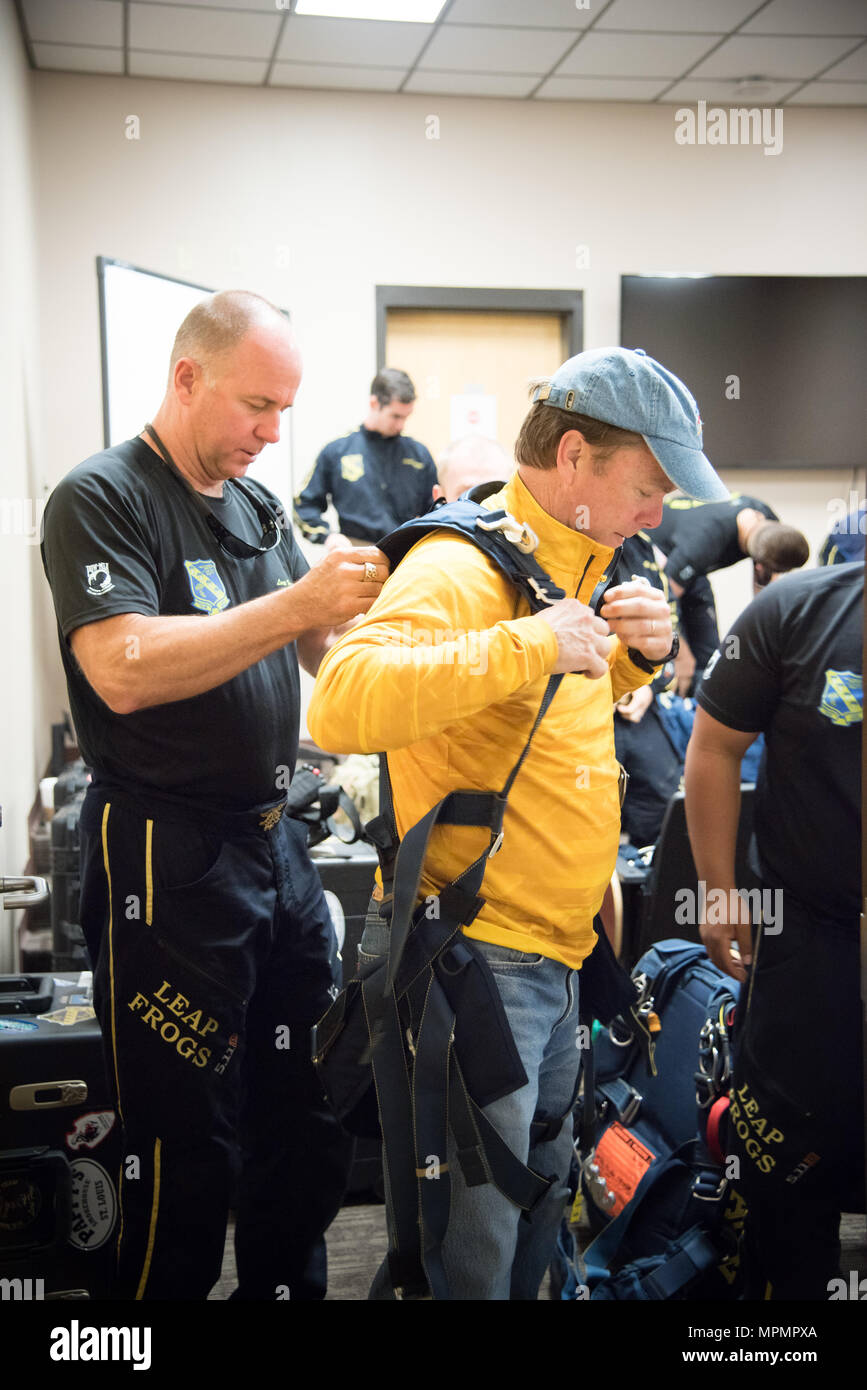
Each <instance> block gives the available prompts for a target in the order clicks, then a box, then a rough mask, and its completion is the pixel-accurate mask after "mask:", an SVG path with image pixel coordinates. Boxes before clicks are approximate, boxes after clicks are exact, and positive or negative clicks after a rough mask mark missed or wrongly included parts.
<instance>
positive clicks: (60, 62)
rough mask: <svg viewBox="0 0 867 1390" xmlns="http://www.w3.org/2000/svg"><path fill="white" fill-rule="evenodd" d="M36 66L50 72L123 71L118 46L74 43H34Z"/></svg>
mask: <svg viewBox="0 0 867 1390" xmlns="http://www.w3.org/2000/svg"><path fill="white" fill-rule="evenodd" d="M33 57H34V58H35V59H36V66H37V67H38V68H41V69H43V70H44V71H46V72H47V71H51V72H114V73H122V72H123V51H122V50H121V49H120V48H82V47H80V46H79V45H78V44H74V43H35V44H34V45H33Z"/></svg>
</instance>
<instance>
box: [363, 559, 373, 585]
mask: <svg viewBox="0 0 867 1390" xmlns="http://www.w3.org/2000/svg"><path fill="white" fill-rule="evenodd" d="M364 578H365V579H366V581H367V583H368V584H375V583H376V565H373V564H371V562H370V560H365V562H364Z"/></svg>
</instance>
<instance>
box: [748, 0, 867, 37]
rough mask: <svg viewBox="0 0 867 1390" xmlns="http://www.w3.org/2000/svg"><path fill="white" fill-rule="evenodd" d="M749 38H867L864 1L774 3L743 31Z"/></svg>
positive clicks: (776, 0)
mask: <svg viewBox="0 0 867 1390" xmlns="http://www.w3.org/2000/svg"><path fill="white" fill-rule="evenodd" d="M743 32H744V33H745V34H865V35H867V5H865V4H864V0H821V4H818V5H817V4H816V0H771V3H770V5H766V6H765V8H764V9H763V10H761V11H760V13H759V14H757V15H756V16H755V17H754V18H753V19H751V20H750V21H749V23H747V24H745V25H744V27H743Z"/></svg>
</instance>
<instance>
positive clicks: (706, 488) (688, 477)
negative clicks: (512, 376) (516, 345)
mask: <svg viewBox="0 0 867 1390" xmlns="http://www.w3.org/2000/svg"><path fill="white" fill-rule="evenodd" d="M533 400H534V401H543V402H544V403H545V404H546V405H554V406H557V407H558V408H559V409H560V410H572V411H575V412H576V413H578V414H580V415H587V416H589V417H590V419H592V420H604V421H605V423H606V424H609V425H619V427H620V428H621V429H623V430H633V431H634V432H635V433H636V434H640V435H641V437H642V438H643V439H644V441H645V443H646V444H647V447H648V448H649V449H650V452H651V453H652V454H653V456H654V458H655V459H656V461H657V463H658V464H659V466H660V468H661V469H662V471H663V472H664V473H665V474H667V476H668V477H669V478H670V479H671V481H672V482H673V483H675V484H676V486H677V487H679V488H680V490H681V492H685V493H686V495H687V497H694V498H695V499H696V500H697V501H700V502H722V501H724V500H725V499H726V498H727V497H728V496H729V490H728V488H727V487H726V485H725V483H724V482H723V481H722V479H721V478H720V477H719V476H718V475H717V474H716V472H715V471H714V469H713V466H712V465H711V463H710V460H709V459H707V458H705V456H704V454H703V453H702V447H701V445H702V437H701V416H700V415H699V413H698V406H697V405H696V403H695V401H694V400H693V398H692V396H691V395H690V393H689V391H687V389H686V387H685V386H684V384H683V382H682V381H680V380H679V379H678V378H677V377H676V376H675V375H674V373H673V372H670V371H668V369H667V368H666V367H663V366H662V365H661V363H659V362H656V361H654V359H653V358H652V357H648V355H647V353H646V352H645V351H644V349H643V348H622V347H613V348H591V349H590V351H589V352H579V353H578V356H577V357H570V358H569V361H568V362H564V363H563V365H562V367H558V369H557V371H556V372H555V373H554V375H553V376H552V378H551V380H550V382H546V383H545V384H544V385H543V386H537V387H536V390H535V391H534V392H533Z"/></svg>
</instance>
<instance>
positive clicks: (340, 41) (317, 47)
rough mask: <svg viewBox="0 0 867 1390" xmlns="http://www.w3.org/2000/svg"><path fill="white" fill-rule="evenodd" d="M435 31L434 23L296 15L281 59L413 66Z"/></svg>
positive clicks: (285, 35)
mask: <svg viewBox="0 0 867 1390" xmlns="http://www.w3.org/2000/svg"><path fill="white" fill-rule="evenodd" d="M432 28H433V25H431V24H400V23H391V22H385V21H378V20H366V19H313V18H308V17H307V16H305V15H292V16H291V18H290V20H289V23H288V24H287V25H286V28H285V29H284V30H283V37H282V39H281V40H280V47H279V48H278V50H277V58H278V60H281V61H284V60H285V61H287V62H293V63H324V64H326V65H327V64H331V63H349V64H351V65H355V64H357V63H366V64H368V65H369V66H371V67H409V66H410V64H411V63H414V62H415V59H416V56H417V54H418V53H420V52H421V47H422V44H423V43H424V41H425V39H426V38H427V37H428V35H429V34H430V33H431V30H432Z"/></svg>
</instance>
